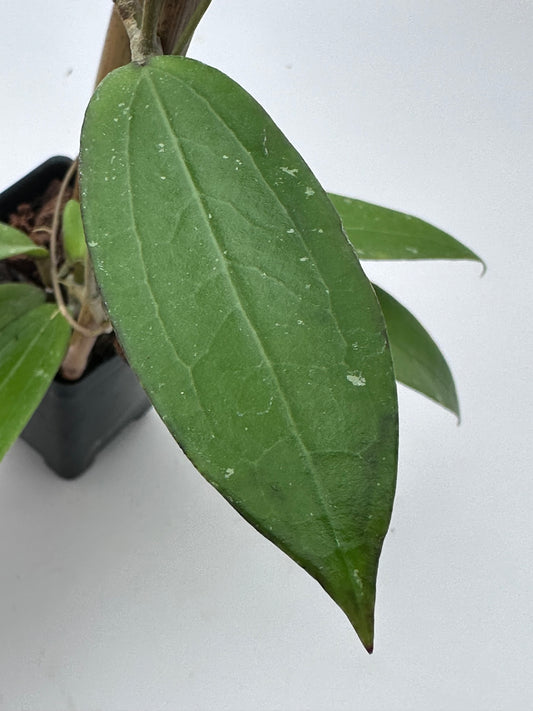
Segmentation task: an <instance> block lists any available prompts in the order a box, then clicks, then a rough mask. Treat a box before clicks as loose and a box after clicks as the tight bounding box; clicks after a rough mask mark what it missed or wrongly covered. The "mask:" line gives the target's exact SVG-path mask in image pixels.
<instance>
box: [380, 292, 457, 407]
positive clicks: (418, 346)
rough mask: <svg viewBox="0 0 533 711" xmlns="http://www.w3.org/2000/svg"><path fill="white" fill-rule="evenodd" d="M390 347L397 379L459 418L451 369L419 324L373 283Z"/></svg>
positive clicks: (408, 312) (403, 307)
mask: <svg viewBox="0 0 533 711" xmlns="http://www.w3.org/2000/svg"><path fill="white" fill-rule="evenodd" d="M373 286H374V289H375V291H376V295H377V297H378V300H379V303H380V305H381V309H382V311H383V316H384V317H385V323H386V324H387V332H388V334H389V341H390V347H391V354H392V361H393V363H394V373H395V376H396V380H398V381H399V382H401V383H403V384H404V385H408V386H409V387H411V388H414V389H415V390H418V392H420V393H422V395H426V396H427V397H429V398H431V399H432V400H435V401H436V402H438V403H440V404H441V405H443V406H444V407H446V408H448V410H451V411H452V412H453V413H455V414H456V415H457V417H459V401H458V399H457V392H456V390H455V384H454V382H453V376H452V374H451V371H450V368H449V367H448V364H447V363H446V360H445V359H444V356H443V355H442V353H441V352H440V350H439V348H438V346H437V344H436V343H435V341H434V340H433V339H432V338H431V336H430V335H429V333H428V332H427V331H426V330H425V328H424V327H423V326H422V325H421V324H420V322H419V321H417V319H416V318H415V317H414V316H413V314H412V313H411V312H410V311H408V310H407V309H406V308H405V306H402V304H400V303H399V302H398V301H396V299H394V298H393V297H392V296H391V295H390V294H388V293H387V292H386V291H384V290H383V289H381V288H380V287H379V286H376V284H374V285H373Z"/></svg>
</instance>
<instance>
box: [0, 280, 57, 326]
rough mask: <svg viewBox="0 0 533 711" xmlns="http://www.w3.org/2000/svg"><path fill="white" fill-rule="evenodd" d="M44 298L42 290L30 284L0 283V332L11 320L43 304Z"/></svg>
mask: <svg viewBox="0 0 533 711" xmlns="http://www.w3.org/2000/svg"><path fill="white" fill-rule="evenodd" d="M45 299H46V297H45V294H44V291H42V289H38V288H37V287H36V286H30V284H11V283H10V284H2V285H0V333H1V331H2V329H4V328H5V327H6V326H7V324H8V323H10V322H11V321H14V320H15V319H16V318H19V316H22V314H24V313H26V312H27V311H31V309H34V308H35V307H36V306H39V304H44V302H45Z"/></svg>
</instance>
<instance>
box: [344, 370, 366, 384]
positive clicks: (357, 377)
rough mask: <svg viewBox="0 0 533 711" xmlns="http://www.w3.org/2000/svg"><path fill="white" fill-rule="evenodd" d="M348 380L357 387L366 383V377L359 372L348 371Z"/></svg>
mask: <svg viewBox="0 0 533 711" xmlns="http://www.w3.org/2000/svg"><path fill="white" fill-rule="evenodd" d="M346 380H348V381H349V382H350V383H351V384H352V385H353V386H354V387H356V388H361V387H363V385H366V378H365V377H364V376H363V375H361V373H359V372H358V373H348V375H347V376H346Z"/></svg>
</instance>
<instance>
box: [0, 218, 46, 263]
mask: <svg viewBox="0 0 533 711" xmlns="http://www.w3.org/2000/svg"><path fill="white" fill-rule="evenodd" d="M19 254H27V255H28V257H47V256H48V250H47V249H45V247H38V246H37V245H36V244H35V243H34V242H32V241H31V239H30V238H29V237H28V235H26V234H24V232H21V231H20V230H17V229H15V227H11V225H6V224H5V223H4V222H0V259H7V257H16V256H17V255H19Z"/></svg>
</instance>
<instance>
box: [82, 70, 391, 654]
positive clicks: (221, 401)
mask: <svg viewBox="0 0 533 711" xmlns="http://www.w3.org/2000/svg"><path fill="white" fill-rule="evenodd" d="M80 160H81V163H80V170H81V200H82V214H83V219H84V227H85V233H86V236H87V241H88V245H89V248H90V251H91V256H92V258H93V261H94V265H95V270H96V274H97V278H98V281H99V282H100V285H101V288H102V292H103V295H104V298H105V300H106V303H107V306H108V309H109V313H110V315H111V318H112V320H113V323H114V325H115V327H116V329H117V331H118V334H119V337H120V340H121V342H122V345H123V346H124V348H125V350H126V353H127V356H128V359H129V362H130V363H131V365H132V367H133V368H134V370H135V371H136V372H137V374H138V376H139V378H140V380H141V382H142V383H143V385H144V387H145V389H146V390H147V392H148V393H149V395H150V398H151V399H152V402H153V403H154V405H155V407H156V409H157V410H158V412H159V413H160V415H161V416H162V418H163V420H164V421H165V423H166V425H167V427H168V428H169V429H170V431H171V432H172V434H173V435H174V437H175V438H176V440H177V441H178V442H179V443H180V445H181V446H182V447H183V449H184V450H185V452H186V453H187V454H188V456H189V457H190V458H191V460H192V461H193V462H194V464H195V465H196V467H197V468H198V470H199V471H200V472H201V473H202V474H203V475H204V476H205V477H206V478H207V479H208V480H209V481H210V482H211V483H212V484H213V485H214V486H215V487H216V488H217V489H218V490H219V491H220V492H221V493H222V494H223V495H224V496H225V497H226V499H227V500H228V501H229V502H230V503H231V504H232V505H233V506H234V507H235V508H236V509H237V510H238V511H239V512H240V513H241V514H242V515H243V516H244V517H245V518H246V519H247V520H248V521H249V522H250V523H251V524H252V525H253V526H255V527H256V528H257V529H258V530H259V531H260V532H261V533H263V534H264V535H265V536H267V537H268V538H269V539H271V540H272V541H273V542H275V543H276V544H277V545H278V546H279V547H280V548H281V549H282V550H284V551H285V552H286V553H288V554H289V555H290V556H291V557H292V558H294V559H295V560H296V561H298V562H299V563H300V564H301V565H302V566H303V567H305V568H306V569H307V570H308V571H309V572H310V573H311V574H312V575H313V576H314V577H315V578H317V579H318V580H319V581H320V583H321V584H322V585H323V586H324V588H325V589H326V590H327V591H328V592H329V594H330V595H331V596H332V597H333V598H334V599H335V600H336V602H337V603H338V604H339V605H340V606H341V607H342V609H343V610H344V611H345V612H346V614H347V615H348V617H349V618H350V620H351V622H352V623H353V625H354V626H355V628H356V630H357V632H358V634H359V636H360V637H361V639H362V641H363V643H364V644H365V646H366V647H367V648H368V649H371V648H372V640H373V608H374V596H375V578H376V570H377V563H378V557H379V553H380V550H381V545H382V541H383V537H384V535H385V532H386V530H387V527H388V523H389V518H390V512H391V506H392V499H393V495H394V484H395V472H396V456H397V453H396V450H397V406H396V393H395V382H394V374H393V370H392V362H391V359H390V352H389V349H388V344H387V341H386V338H385V335H384V323H383V320H382V314H381V311H380V309H379V306H378V303H377V300H376V298H375V294H374V292H373V290H372V288H371V286H370V284H369V282H368V281H367V279H366V277H365V275H364V274H363V272H362V270H361V267H360V265H359V263H358V261H357V258H356V256H355V253H354V251H353V249H352V247H351V246H350V244H349V243H348V241H347V240H346V238H345V236H344V234H343V232H342V229H341V224H340V221H339V218H338V215H337V213H336V212H335V210H333V208H332V206H331V203H330V201H329V200H328V198H327V196H326V194H325V193H324V192H323V190H322V188H321V187H320V185H319V184H318V183H317V181H316V179H315V178H314V176H313V175H312V173H311V172H310V170H309V168H308V167H307V166H306V164H305V163H304V162H303V160H302V158H301V157H300V156H299V155H298V153H297V152H296V151H295V150H294V148H293V147H292V146H291V145H290V144H289V142H288V141H287V139H286V138H285V137H284V136H283V135H282V134H281V132H280V131H279V129H277V127H276V126H275V125H274V124H273V123H272V121H271V119H270V118H269V117H268V116H267V114H266V113H265V112H264V111H263V109H262V108H261V107H260V106H259V105H258V104H257V103H256V102H255V101H254V100H253V99H252V98H251V97H250V96H249V95H248V94H247V93H246V92H245V91H244V90H243V89H242V88H240V87H239V86H238V85H237V84H235V83H234V82H233V81H232V80H230V79H229V78H228V77H226V76H224V75H223V74H221V73H220V72H218V71H216V70H214V69H211V68H210V67H206V66H205V65H202V64H200V63H198V62H194V61H192V60H186V59H183V58H180V57H157V58H155V59H152V60H150V62H149V63H148V64H147V65H145V66H143V67H139V66H134V65H130V66H128V67H124V68H122V69H119V70H117V71H116V72H114V73H113V74H111V75H109V76H108V77H107V79H105V80H104V82H103V83H102V84H101V85H100V86H99V88H98V90H97V92H96V94H95V96H94V97H93V99H92V101H91V103H90V105H89V109H88V112H87V115H86V119H85V124H84V129H83V135H82V151H81V157H80Z"/></svg>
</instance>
